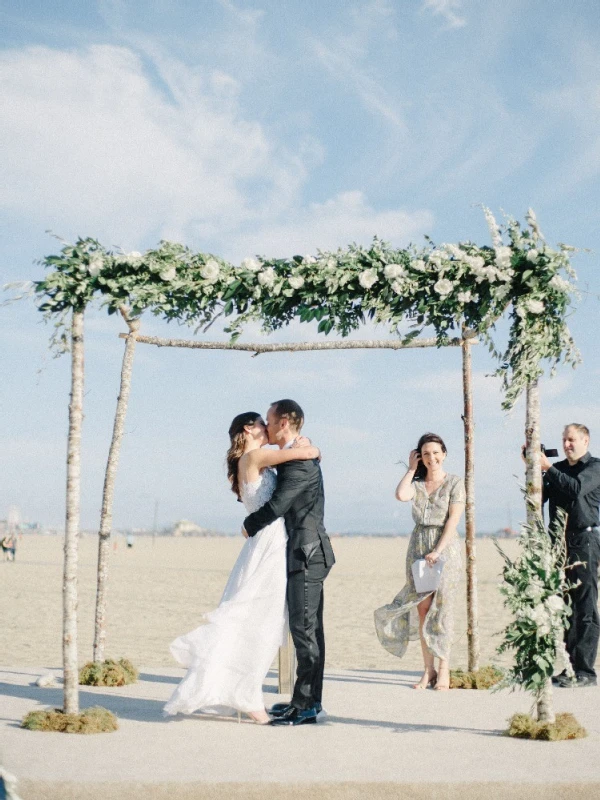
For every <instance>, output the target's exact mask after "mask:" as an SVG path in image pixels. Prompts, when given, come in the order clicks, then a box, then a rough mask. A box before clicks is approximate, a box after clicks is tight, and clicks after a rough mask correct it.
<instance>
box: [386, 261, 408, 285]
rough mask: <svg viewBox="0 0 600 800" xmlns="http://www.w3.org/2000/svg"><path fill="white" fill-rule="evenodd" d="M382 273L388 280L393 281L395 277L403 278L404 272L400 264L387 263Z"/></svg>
mask: <svg viewBox="0 0 600 800" xmlns="http://www.w3.org/2000/svg"><path fill="white" fill-rule="evenodd" d="M383 274H384V275H385V277H386V278H387V279H388V280H389V281H393V280H395V279H396V278H403V277H404V276H405V274H406V272H405V269H404V267H403V266H402V264H388V265H387V267H386V268H385V269H384V270H383Z"/></svg>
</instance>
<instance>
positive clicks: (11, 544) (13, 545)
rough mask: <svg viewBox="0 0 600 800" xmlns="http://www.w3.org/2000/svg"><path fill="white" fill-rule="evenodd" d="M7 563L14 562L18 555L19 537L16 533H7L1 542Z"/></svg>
mask: <svg viewBox="0 0 600 800" xmlns="http://www.w3.org/2000/svg"><path fill="white" fill-rule="evenodd" d="M1 545H2V550H3V551H4V560H5V561H14V560H15V555H16V553H17V537H16V536H15V535H14V533H7V534H6V536H5V537H4V539H2V542H1Z"/></svg>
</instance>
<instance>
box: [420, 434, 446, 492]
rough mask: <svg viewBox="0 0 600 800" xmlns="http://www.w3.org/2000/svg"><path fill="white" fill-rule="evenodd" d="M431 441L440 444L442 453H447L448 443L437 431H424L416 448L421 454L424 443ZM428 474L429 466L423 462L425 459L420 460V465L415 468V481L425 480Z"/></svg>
mask: <svg viewBox="0 0 600 800" xmlns="http://www.w3.org/2000/svg"><path fill="white" fill-rule="evenodd" d="M429 442H435V443H436V444H439V445H440V447H441V448H442V453H447V452H448V451H447V450H446V445H445V444H444V440H443V439H442V437H441V436H438V435H437V433H424V434H423V436H421V438H420V439H419V442H418V444H417V447H416V450H417V453H418V454H419V455H421V448H422V447H423V445H424V444H428V443H429ZM426 475H427V467H426V466H425V464H424V463H423V459H420V460H419V465H418V466H417V469H416V470H415V475H414V478H413V481H422V480H425V476H426Z"/></svg>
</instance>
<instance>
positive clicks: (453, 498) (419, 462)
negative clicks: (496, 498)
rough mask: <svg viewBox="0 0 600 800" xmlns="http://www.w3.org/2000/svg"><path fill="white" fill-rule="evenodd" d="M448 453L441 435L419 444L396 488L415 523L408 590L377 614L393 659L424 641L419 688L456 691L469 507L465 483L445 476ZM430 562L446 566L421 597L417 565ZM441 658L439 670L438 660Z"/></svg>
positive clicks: (380, 632) (381, 634) (426, 436)
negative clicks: (456, 607) (457, 615)
mask: <svg viewBox="0 0 600 800" xmlns="http://www.w3.org/2000/svg"><path fill="white" fill-rule="evenodd" d="M446 454H447V450H446V445H445V444H444V442H443V440H442V439H441V438H440V437H439V436H437V435H436V434H435V433H425V434H424V435H423V436H421V438H420V439H419V443H418V445H417V448H416V449H415V450H412V451H411V453H410V456H409V460H408V470H407V472H406V474H405V475H404V477H403V478H402V480H401V481H400V483H399V484H398V486H397V487H396V498H397V499H398V500H400V501H401V502H403V503H404V502H408V501H409V500H410V501H412V504H413V508H412V515H413V520H414V522H415V527H414V530H413V532H412V534H411V537H410V541H409V544H408V552H407V554H406V585H405V586H404V588H403V589H402V591H401V592H400V593H399V594H398V595H397V596H396V597H395V598H394V600H393V601H392V603H390V604H388V605H385V606H383V607H382V608H378V609H377V610H376V611H375V628H376V630H377V635H378V637H379V641H380V642H381V644H382V645H383V647H385V649H386V650H388V651H389V652H390V653H392V655H395V656H398V657H399V658H400V657H402V656H403V655H404V653H405V652H406V648H407V646H408V642H409V640H410V639H416V638H417V634H418V636H419V639H420V640H421V649H422V652H423V663H424V672H423V677H422V678H421V680H420V681H419V682H418V683H415V684H414V688H415V689H426V688H427V687H428V686H433V687H434V688H435V689H437V690H442V689H448V688H449V687H450V665H449V658H450V648H451V646H452V637H453V630H454V612H453V604H454V596H455V594H456V590H457V588H458V584H459V581H460V575H461V557H460V545H459V542H458V537H457V533H456V526H457V524H458V522H459V520H460V517H461V515H462V513H463V511H464V508H465V487H464V483H463V480H462V478H460V477H459V476H458V475H451V474H450V473H447V472H444V469H443V464H444V460H445V458H446ZM420 558H424V559H425V561H426V562H427V563H428V564H430V565H432V564H435V563H436V561H438V560H439V559H442V560H443V563H444V567H443V570H442V574H441V579H440V583H439V586H438V588H437V590H436V591H434V592H424V593H421V594H419V593H417V590H416V589H415V583H414V579H413V575H412V565H413V563H414V562H415V561H416V560H418V559H420ZM435 657H437V658H438V659H439V663H438V669H437V671H436V669H435V667H434V658H435Z"/></svg>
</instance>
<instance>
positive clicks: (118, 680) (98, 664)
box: [79, 658, 139, 686]
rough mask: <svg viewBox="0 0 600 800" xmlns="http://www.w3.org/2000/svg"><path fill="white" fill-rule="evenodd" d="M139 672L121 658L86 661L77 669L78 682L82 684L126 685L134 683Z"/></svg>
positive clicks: (129, 662)
mask: <svg viewBox="0 0 600 800" xmlns="http://www.w3.org/2000/svg"><path fill="white" fill-rule="evenodd" d="M138 676H139V672H138V671H137V669H136V668H135V667H134V666H133V664H132V663H131V661H128V660H127V659H126V658H121V659H119V660H118V661H114V660H113V659H111V658H107V659H105V660H104V661H88V663H87V664H84V665H83V667H82V668H81V669H80V671H79V683H80V685H83V686H126V685H127V684H129V683H135V682H136V681H137V679H138Z"/></svg>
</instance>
